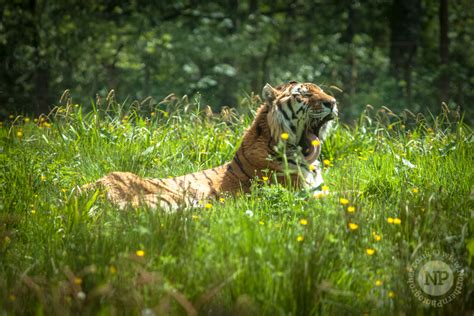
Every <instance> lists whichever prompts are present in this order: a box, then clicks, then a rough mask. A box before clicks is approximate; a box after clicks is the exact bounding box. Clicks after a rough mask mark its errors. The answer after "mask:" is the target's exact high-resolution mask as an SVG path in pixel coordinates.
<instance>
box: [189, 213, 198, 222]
mask: <svg viewBox="0 0 474 316" xmlns="http://www.w3.org/2000/svg"><path fill="white" fill-rule="evenodd" d="M191 218H192V219H193V220H195V221H197V220H198V219H199V216H198V215H196V214H193V215H191Z"/></svg>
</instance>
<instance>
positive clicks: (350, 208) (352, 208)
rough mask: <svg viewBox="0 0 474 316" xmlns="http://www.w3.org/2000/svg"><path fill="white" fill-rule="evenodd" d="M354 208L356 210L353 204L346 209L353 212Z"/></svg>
mask: <svg viewBox="0 0 474 316" xmlns="http://www.w3.org/2000/svg"><path fill="white" fill-rule="evenodd" d="M355 210H356V208H355V206H352V205H351V206H349V207H348V208H347V211H348V212H349V213H354V212H355Z"/></svg>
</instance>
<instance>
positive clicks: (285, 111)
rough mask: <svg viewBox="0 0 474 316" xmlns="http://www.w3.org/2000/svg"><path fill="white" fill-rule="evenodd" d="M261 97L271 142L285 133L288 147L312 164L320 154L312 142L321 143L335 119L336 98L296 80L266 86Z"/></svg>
mask: <svg viewBox="0 0 474 316" xmlns="http://www.w3.org/2000/svg"><path fill="white" fill-rule="evenodd" d="M262 94H263V98H264V100H265V103H266V105H267V106H268V114H267V120H268V125H269V127H270V133H271V136H272V137H273V138H274V141H275V142H278V140H279V139H280V137H281V135H282V133H287V134H288V140H287V142H288V144H289V145H290V147H292V148H294V149H295V150H301V154H302V155H303V157H304V159H305V161H306V162H307V163H308V164H311V163H313V162H314V161H315V160H316V159H317V158H318V156H319V153H320V145H314V144H315V143H316V144H317V143H318V142H314V141H315V140H319V141H320V142H322V141H324V139H325V138H326V136H327V134H328V132H329V130H330V127H331V125H332V123H333V120H334V119H335V118H337V116H338V109H337V104H336V99H335V98H334V97H332V96H330V95H328V94H326V93H324V91H323V90H322V89H321V88H320V87H318V86H317V85H315V84H313V83H298V82H296V81H291V82H290V83H287V84H283V85H281V86H278V87H277V88H273V87H272V86H271V85H269V84H266V85H265V87H264V88H263V93H262Z"/></svg>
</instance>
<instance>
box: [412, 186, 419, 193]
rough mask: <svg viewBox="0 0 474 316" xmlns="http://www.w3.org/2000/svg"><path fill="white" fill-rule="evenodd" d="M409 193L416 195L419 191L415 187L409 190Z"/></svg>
mask: <svg viewBox="0 0 474 316" xmlns="http://www.w3.org/2000/svg"><path fill="white" fill-rule="evenodd" d="M411 192H413V193H418V192H420V190H419V189H418V188H416V187H415V188H413V189H412V190H411Z"/></svg>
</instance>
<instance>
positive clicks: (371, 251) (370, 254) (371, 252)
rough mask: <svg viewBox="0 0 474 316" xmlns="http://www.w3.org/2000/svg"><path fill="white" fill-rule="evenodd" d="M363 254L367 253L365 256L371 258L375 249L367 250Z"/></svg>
mask: <svg viewBox="0 0 474 316" xmlns="http://www.w3.org/2000/svg"><path fill="white" fill-rule="evenodd" d="M365 252H366V253H367V255H369V256H372V255H373V254H374V253H375V249H373V248H367V249H366V250H365Z"/></svg>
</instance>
